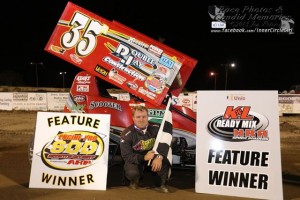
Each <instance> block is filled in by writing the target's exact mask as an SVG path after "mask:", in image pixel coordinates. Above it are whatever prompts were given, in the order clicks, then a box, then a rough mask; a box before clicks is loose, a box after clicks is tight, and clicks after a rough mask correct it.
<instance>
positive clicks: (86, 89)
mask: <svg viewBox="0 0 300 200" xmlns="http://www.w3.org/2000/svg"><path fill="white" fill-rule="evenodd" d="M76 91H77V92H89V91H90V86H89V85H77V86H76Z"/></svg>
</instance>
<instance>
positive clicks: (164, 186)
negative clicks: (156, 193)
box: [159, 185, 169, 193]
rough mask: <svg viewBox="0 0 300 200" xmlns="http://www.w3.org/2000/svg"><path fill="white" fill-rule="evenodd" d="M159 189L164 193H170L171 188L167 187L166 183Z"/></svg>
mask: <svg viewBox="0 0 300 200" xmlns="http://www.w3.org/2000/svg"><path fill="white" fill-rule="evenodd" d="M159 190H160V191H161V192H163V193H169V189H168V188H167V187H166V185H161V186H160V187H159Z"/></svg>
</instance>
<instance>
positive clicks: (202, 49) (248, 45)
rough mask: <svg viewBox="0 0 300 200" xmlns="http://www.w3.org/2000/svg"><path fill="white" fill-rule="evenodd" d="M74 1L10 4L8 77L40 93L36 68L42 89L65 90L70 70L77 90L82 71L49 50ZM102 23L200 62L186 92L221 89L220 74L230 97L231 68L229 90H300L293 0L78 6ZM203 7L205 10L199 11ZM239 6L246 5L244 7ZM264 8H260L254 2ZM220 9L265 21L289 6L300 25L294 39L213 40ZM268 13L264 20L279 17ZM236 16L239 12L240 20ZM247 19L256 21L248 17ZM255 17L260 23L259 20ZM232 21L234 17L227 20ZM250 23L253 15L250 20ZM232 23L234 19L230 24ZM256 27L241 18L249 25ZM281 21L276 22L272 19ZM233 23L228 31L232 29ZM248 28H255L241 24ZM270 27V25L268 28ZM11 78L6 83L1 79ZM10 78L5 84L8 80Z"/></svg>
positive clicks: (107, 0)
mask: <svg viewBox="0 0 300 200" xmlns="http://www.w3.org/2000/svg"><path fill="white" fill-rule="evenodd" d="M67 2H68V1H66V0H48V1H43V0H40V1H20V0H19V1H10V2H7V4H9V5H8V7H5V8H3V11H2V12H1V14H0V15H1V25H2V28H1V36H2V37H1V47H2V48H1V54H0V58H1V62H0V74H1V73H3V72H7V71H12V72H14V73H20V74H21V75H22V77H23V79H24V84H25V85H28V86H35V84H36V79H35V65H32V64H30V63H32V62H33V63H40V62H42V63H43V65H39V66H38V74H39V75H38V76H39V86H40V87H61V86H62V85H61V84H62V76H61V75H59V72H62V71H66V72H67V75H66V76H65V82H66V83H65V86H66V87H70V86H71V83H72V80H73V78H74V76H75V75H76V73H77V72H79V71H81V69H79V68H78V67H76V66H74V65H71V64H69V63H67V62H66V61H64V60H61V59H60V58H58V57H55V56H54V55H52V54H49V53H48V52H46V51H45V50H44V48H45V46H46V44H47V42H48V40H49V39H50V36H51V34H52V32H53V30H54V28H55V26H56V24H57V22H58V20H59V18H60V16H61V14H62V12H63V10H64V8H65V6H66V5H67ZM71 2H73V3H75V4H77V5H78V6H81V7H83V8H85V9H87V10H89V11H91V12H93V13H95V14H97V15H98V16H101V17H103V18H106V19H108V20H116V21H118V22H120V23H122V24H124V25H126V26H128V27H130V28H132V29H135V30H136V31H139V32H141V33H143V34H145V35H147V36H149V37H151V38H153V39H156V40H158V38H159V37H163V38H165V41H164V43H165V44H166V45H168V46H170V47H172V48H173V49H176V50H178V51H180V52H182V53H184V54H186V55H188V56H190V57H193V58H195V59H196V60H198V63H197V65H196V67H195V69H194V70H193V72H192V74H191V76H190V78H189V80H188V82H187V84H186V89H187V90H190V91H196V90H213V89H214V86H215V85H214V84H215V82H214V81H215V80H214V77H212V76H210V75H209V73H210V72H211V71H215V72H217V73H218V75H217V77H216V88H217V90H224V87H225V86H224V85H225V74H226V73H225V67H224V66H223V65H222V64H229V63H231V62H235V63H236V68H234V69H228V73H227V89H228V90H278V91H282V90H288V89H289V88H290V86H291V85H294V84H300V66H299V63H300V53H299V52H300V51H299V39H298V34H299V33H298V32H297V27H298V23H297V22H298V21H297V17H296V13H297V12H299V11H296V9H297V6H296V5H295V3H294V2H292V1H286V0H285V1H259V2H260V3H259V4H257V3H256V4H254V3H252V2H250V1H219V2H217V1H199V2H197V1H194V0H193V1H192V0H184V1H181V0H178V1H169V0H166V1H164V0H161V1H156V0H153V1H136V0H132V1H121V0H120V1H118V0H74V1H71ZM196 2H197V4H196ZM236 2H243V4H241V3H236ZM246 2H247V3H246ZM253 2H258V1H253ZM212 5H218V6H227V7H229V8H239V9H240V10H239V11H238V12H237V11H236V13H237V14H240V17H242V16H241V15H242V14H244V13H243V12H242V11H241V10H242V9H243V8H245V6H248V7H251V6H252V8H260V9H262V10H260V11H258V10H255V11H254V10H253V11H252V14H253V15H254V14H257V13H258V15H263V13H262V12H266V11H264V10H263V9H269V8H272V9H273V8H274V9H275V8H278V7H281V8H282V9H281V11H280V12H281V14H282V15H285V16H290V17H291V18H292V19H293V21H294V34H283V33H281V34H277V33H257V32H255V33H212V32H211V30H212V28H211V22H212V18H211V17H210V15H209V14H208V7H209V6H212ZM274 12H275V11H274V10H272V13H267V14H266V13H265V14H264V15H271V14H274ZM233 13H234V11H231V14H233ZM247 15H250V13H249V12H248V13H247ZM253 15H252V16H253ZM227 16H228V15H227ZM247 17H249V16H247ZM227 21H228V20H227ZM245 21H249V22H253V20H252V21H251V20H246V19H240V20H239V21H238V20H236V21H235V22H239V23H244V22H245ZM265 21H266V22H268V21H269V22H270V23H271V22H273V20H271V19H269V20H265ZM230 25H232V24H229V23H228V24H227V26H229V28H230ZM240 26H244V27H245V26H247V25H240ZM265 26H267V25H265ZM1 78H2V79H3V76H1ZM4 78H5V77H4Z"/></svg>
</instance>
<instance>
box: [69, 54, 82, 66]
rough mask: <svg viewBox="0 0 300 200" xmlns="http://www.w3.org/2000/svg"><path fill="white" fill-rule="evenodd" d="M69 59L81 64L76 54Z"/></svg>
mask: <svg viewBox="0 0 300 200" xmlns="http://www.w3.org/2000/svg"><path fill="white" fill-rule="evenodd" d="M70 58H71V60H72V61H73V62H75V63H77V64H81V62H82V59H80V58H79V57H78V56H77V55H76V54H70Z"/></svg>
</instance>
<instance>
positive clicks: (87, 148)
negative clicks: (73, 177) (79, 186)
mask: <svg viewBox="0 0 300 200" xmlns="http://www.w3.org/2000/svg"><path fill="white" fill-rule="evenodd" d="M103 151H104V142H103V140H102V138H101V137H100V136H99V135H97V134H96V133H93V132H88V131H69V132H59V133H58V134H57V135H56V136H55V138H54V139H53V140H52V141H49V142H48V143H47V144H46V145H45V146H44V147H43V149H42V152H41V158H42V161H43V163H44V164H45V165H47V166H48V167H50V168H53V169H58V170H77V169H82V168H86V167H89V166H91V165H93V164H94V163H95V162H96V160H97V159H99V158H100V157H101V155H102V154H103Z"/></svg>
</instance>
